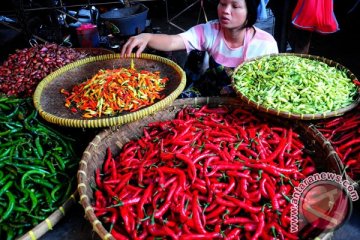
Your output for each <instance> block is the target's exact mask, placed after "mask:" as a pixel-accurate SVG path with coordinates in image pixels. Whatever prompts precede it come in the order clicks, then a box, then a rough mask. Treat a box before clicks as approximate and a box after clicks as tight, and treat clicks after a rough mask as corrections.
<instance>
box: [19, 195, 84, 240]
mask: <svg viewBox="0 0 360 240" xmlns="http://www.w3.org/2000/svg"><path fill="white" fill-rule="evenodd" d="M78 195H79V194H78V191H75V192H74V193H73V194H72V195H71V196H70V197H69V198H68V200H66V201H65V203H64V204H63V205H61V206H60V207H59V208H58V209H57V210H56V211H55V212H53V213H52V214H51V215H50V216H49V217H47V218H46V219H45V220H44V221H42V222H41V223H39V224H38V225H36V226H35V227H34V228H33V229H31V230H30V231H28V232H27V233H25V234H24V235H22V236H21V237H19V238H17V239H18V240H36V239H39V238H40V237H42V236H43V235H44V234H46V233H47V232H48V231H50V230H52V229H53V228H54V226H55V225H56V224H57V223H58V222H59V221H60V220H61V219H62V218H63V217H64V216H65V215H66V213H68V212H69V210H70V208H71V207H72V206H73V205H74V204H75V203H76V202H77V201H78V197H79V196H78Z"/></svg>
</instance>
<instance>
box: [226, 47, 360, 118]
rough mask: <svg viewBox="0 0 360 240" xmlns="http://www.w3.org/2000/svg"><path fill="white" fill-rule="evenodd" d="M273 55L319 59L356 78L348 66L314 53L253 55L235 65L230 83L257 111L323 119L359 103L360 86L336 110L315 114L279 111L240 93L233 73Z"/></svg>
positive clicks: (281, 115) (335, 115)
mask: <svg viewBox="0 0 360 240" xmlns="http://www.w3.org/2000/svg"><path fill="white" fill-rule="evenodd" d="M273 56H297V57H302V58H308V59H311V60H317V61H321V62H324V63H326V64H328V65H329V66H332V67H335V68H337V69H341V70H345V71H346V74H347V76H348V77H349V78H350V79H351V80H352V81H354V80H357V77H356V76H355V74H354V73H353V72H351V71H350V70H349V69H348V68H346V67H345V66H344V65H342V64H340V63H338V62H336V61H333V60H331V59H328V58H325V57H321V56H316V55H310V54H303V53H272V54H267V55H263V56H259V57H254V58H250V59H248V60H246V61H245V62H243V63H241V64H240V65H239V66H237V67H236V68H235V69H234V71H233V72H232V75H231V85H232V86H233V89H234V90H235V92H236V94H237V95H238V96H239V97H240V99H241V100H243V101H244V102H245V103H246V104H247V105H249V106H251V107H254V108H256V109H257V110H259V111H262V112H266V113H269V114H272V115H276V116H280V117H284V118H288V119H297V120H316V119H325V118H331V117H337V116H341V115H343V114H345V113H346V112H348V111H351V110H352V109H354V108H356V107H357V105H358V104H359V103H360V88H359V87H357V90H358V91H357V96H356V98H355V99H354V101H353V102H352V103H351V104H350V105H348V106H345V107H343V108H340V109H338V110H335V111H330V112H324V113H315V114H298V113H291V112H286V111H280V110H277V109H273V108H270V107H265V106H263V105H261V104H260V103H258V102H255V101H253V100H251V99H249V98H248V97H246V96H245V95H244V94H242V93H241V92H240V91H239V90H238V89H237V88H236V87H235V80H234V75H235V73H236V72H237V71H239V69H240V68H241V67H242V66H243V65H244V64H246V63H248V62H252V61H256V60H259V59H261V58H267V57H273Z"/></svg>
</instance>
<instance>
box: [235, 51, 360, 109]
mask: <svg viewBox="0 0 360 240" xmlns="http://www.w3.org/2000/svg"><path fill="white" fill-rule="evenodd" d="M233 79H234V88H235V90H237V91H239V92H241V93H242V94H243V95H244V96H246V97H247V98H249V99H250V100H252V101H254V102H256V103H258V104H261V105H263V106H264V107H267V108H271V109H275V110H280V111H285V112H291V113H295V114H318V113H324V112H331V111H335V110H338V109H340V108H343V107H346V106H348V105H350V104H351V103H352V102H353V101H354V98H355V96H356V95H357V94H358V93H357V87H356V85H355V84H354V83H353V82H352V81H351V79H350V78H349V77H348V76H347V75H346V73H345V70H341V69H338V68H336V67H332V66H329V65H328V64H326V63H324V62H320V61H316V60H312V59H308V58H303V57H298V56H268V57H263V58H260V59H258V60H255V61H249V62H246V63H244V64H243V65H242V66H241V67H240V68H238V69H237V71H236V72H235V73H234V74H233Z"/></svg>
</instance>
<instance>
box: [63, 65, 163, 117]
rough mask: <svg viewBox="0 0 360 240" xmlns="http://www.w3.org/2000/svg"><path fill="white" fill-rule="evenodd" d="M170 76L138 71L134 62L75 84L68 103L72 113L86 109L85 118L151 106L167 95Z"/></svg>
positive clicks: (68, 95)
mask: <svg viewBox="0 0 360 240" xmlns="http://www.w3.org/2000/svg"><path fill="white" fill-rule="evenodd" d="M167 81H168V78H167V77H164V78H161V77H160V72H159V71H156V72H150V71H147V70H141V71H137V70H136V69H135V67H134V65H133V64H131V66H130V67H129V68H118V69H105V70H104V69H101V70H99V72H98V73H97V74H95V75H94V76H93V77H92V78H90V79H88V80H87V81H85V82H82V83H80V84H78V85H75V86H74V87H73V89H72V90H71V92H70V93H69V92H68V91H67V90H65V89H61V93H63V94H64V95H65V96H66V100H65V106H66V107H68V108H70V109H71V111H72V112H77V111H78V110H81V111H83V114H82V116H83V117H84V118H93V117H101V116H102V115H107V116H114V115H116V114H117V113H120V112H122V111H136V110H138V109H140V108H142V107H145V106H148V105H151V104H153V103H154V101H155V100H156V99H161V98H163V97H164V96H161V95H160V92H161V91H162V90H164V89H165V85H166V82H167Z"/></svg>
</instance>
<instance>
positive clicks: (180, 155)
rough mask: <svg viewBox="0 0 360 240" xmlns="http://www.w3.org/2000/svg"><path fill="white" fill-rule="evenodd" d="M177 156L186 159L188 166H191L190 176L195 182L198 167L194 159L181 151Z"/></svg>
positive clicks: (192, 181)
mask: <svg viewBox="0 0 360 240" xmlns="http://www.w3.org/2000/svg"><path fill="white" fill-rule="evenodd" d="M175 156H176V158H178V159H180V160H182V161H184V162H185V163H186V164H187V165H188V167H189V168H190V173H191V174H190V177H191V183H194V182H195V179H196V168H195V165H194V163H193V161H192V160H191V159H190V158H189V157H187V156H186V155H184V154H181V153H177V154H176V155H175Z"/></svg>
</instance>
